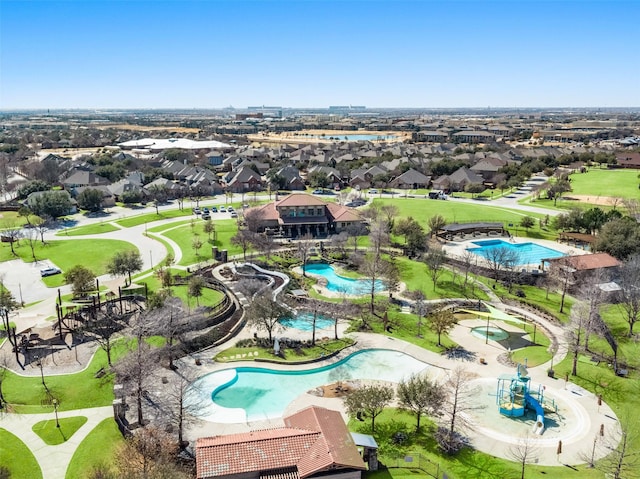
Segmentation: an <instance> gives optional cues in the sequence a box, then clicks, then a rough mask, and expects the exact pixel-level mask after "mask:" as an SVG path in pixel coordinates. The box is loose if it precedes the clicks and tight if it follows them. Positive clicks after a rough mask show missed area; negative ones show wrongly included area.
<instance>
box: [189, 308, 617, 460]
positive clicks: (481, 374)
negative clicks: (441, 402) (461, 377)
mask: <svg viewBox="0 0 640 479" xmlns="http://www.w3.org/2000/svg"><path fill="white" fill-rule="evenodd" d="M509 309H510V310H511V311H514V310H515V311H516V312H520V313H521V314H523V315H527V316H528V317H529V318H532V315H531V313H530V312H528V311H525V310H520V311H518V308H513V307H509ZM532 319H534V320H536V321H537V322H538V323H539V324H541V325H542V326H543V327H544V328H545V329H547V330H548V331H549V332H550V333H551V334H552V335H554V336H556V337H557V338H561V337H562V335H563V330H562V328H560V327H559V326H557V325H555V324H552V323H549V322H548V321H546V320H544V319H543V318H539V317H533V318H532ZM485 324H486V321H485V320H484V319H480V318H478V319H471V320H463V321H461V322H460V324H459V325H458V326H456V327H455V328H454V329H453V331H452V332H451V333H450V337H451V339H452V340H453V341H455V342H456V343H458V344H459V345H460V346H461V347H462V348H464V349H465V350H466V351H468V352H470V353H471V354H469V355H468V356H467V358H466V359H455V358H448V357H445V356H443V355H440V354H437V353H434V352H432V351H427V350H425V349H423V348H421V347H419V346H416V345H414V344H411V343H408V342H406V341H403V340H400V339H396V338H393V337H389V336H383V335H378V334H372V333H350V334H349V335H348V336H349V337H352V338H353V339H355V340H356V341H357V343H356V345H355V346H352V347H350V348H347V349H346V350H344V351H342V352H341V353H340V355H338V356H337V357H333V358H331V359H328V360H324V361H319V362H318V363H314V367H318V366H324V365H327V364H332V363H333V362H336V361H338V360H340V359H341V358H343V357H345V356H346V355H348V354H351V353H352V352H354V351H356V350H360V349H370V348H382V349H392V350H396V351H401V352H404V353H406V354H409V355H411V356H413V357H414V358H416V359H419V360H421V361H423V362H425V363H427V364H429V365H431V366H433V367H434V368H433V369H432V375H433V376H432V377H434V378H436V379H439V380H444V378H445V377H446V374H447V371H450V370H452V369H454V368H456V367H460V366H462V367H463V368H465V369H467V370H469V371H472V372H474V373H476V374H477V375H478V378H490V379H492V380H495V381H496V384H497V378H498V377H499V376H501V375H503V374H514V372H515V368H514V367H512V366H505V365H504V364H502V363H501V362H499V360H498V357H499V356H501V355H504V354H505V353H506V352H507V350H508V348H509V347H512V349H516V348H517V347H518V341H520V340H522V341H524V339H518V338H514V339H512V340H511V342H506V341H502V342H496V341H492V340H489V341H488V342H486V343H485V340H484V339H480V338H477V337H475V336H473V335H472V334H471V332H470V330H471V328H472V327H475V326H481V325H485ZM495 325H496V326H499V327H501V328H503V329H505V330H507V331H512V332H515V331H517V330H518V328H517V326H515V325H512V324H509V323H503V322H496V324H495ZM288 333H289V331H288ZM244 334H245V333H244V332H243V335H244ZM306 334H307V335H308V333H306ZM288 335H291V334H288ZM341 335H342V333H341ZM220 349H222V348H220ZM566 352H567V350H566V345H564V344H563V343H560V345H559V349H558V351H557V352H556V355H555V357H554V363H556V364H557V363H558V362H559V361H560V360H561V359H562V358H563V357H564V356H565V355H566ZM215 354H216V351H209V352H208V354H207V356H208V358H203V365H202V366H200V372H201V373H202V374H207V373H209V372H214V371H217V370H220V369H226V368H229V367H233V366H234V365H235V366H240V365H247V362H236V363H225V364H220V363H215V362H213V361H212V360H211V359H210V358H211V357H213V356H214V355H215ZM480 358H482V359H483V360H484V363H481V362H480ZM256 365H257V364H256ZM259 366H264V367H269V368H272V369H277V370H296V369H308V368H309V365H303V366H293V365H278V364H273V365H272V364H264V363H261V364H259ZM548 368H549V364H548V363H546V364H542V365H539V366H537V367H532V368H530V369H529V376H530V377H531V381H532V384H533V385H534V386H535V387H537V385H538V384H541V385H542V386H543V387H544V388H545V391H547V394H548V396H550V397H554V398H557V399H558V401H560V402H562V403H564V404H568V405H569V406H570V409H571V411H570V412H571V414H570V415H569V416H570V417H576V418H579V419H578V421H576V422H577V424H571V427H570V428H567V429H568V430H567V433H566V435H562V434H557V433H556V434H553V437H550V436H549V435H547V437H545V435H544V434H543V435H541V436H532V437H533V441H534V443H535V446H536V449H537V451H538V464H539V465H549V466H557V465H562V464H570V465H572V464H582V463H584V459H582V457H581V455H583V454H584V453H585V451H586V449H588V448H590V446H591V444H593V438H594V437H596V435H597V434H598V433H599V430H600V426H601V424H604V429H605V431H607V433H609V432H611V431H614V430H615V428H616V425H617V418H616V416H615V413H614V412H613V411H612V410H611V408H610V407H609V406H607V405H606V404H604V403H602V405H600V406H598V399H597V397H596V396H595V395H594V394H592V393H590V392H588V391H586V390H584V389H582V388H580V387H579V386H577V385H575V384H572V383H571V382H565V381H564V379H557V378H556V379H554V378H549V377H548V376H547V374H546V371H547V369H548ZM310 405H318V406H323V407H327V408H329V409H334V410H338V411H340V412H341V414H342V415H343V417H344V418H345V420H348V418H347V416H346V414H345V410H344V407H343V405H342V400H341V399H338V398H323V397H318V396H315V395H312V394H309V393H305V394H302V395H300V396H298V397H297V398H296V399H295V400H293V401H292V402H291V403H290V404H288V405H287V406H286V408H285V414H289V413H291V412H294V411H297V410H299V409H301V408H304V407H307V406H310ZM496 407H497V406H496ZM505 420H506V421H507V423H506V424H509V421H511V420H510V419H505ZM514 424H515V423H514ZM282 425H283V422H282V420H281V419H274V420H268V421H256V422H246V423H235V424H224V423H213V422H208V421H202V422H200V424H198V425H197V426H195V427H192V428H191V429H190V430H189V431H188V436H189V439H190V440H193V439H195V438H197V437H202V436H210V435H216V434H230V433H237V432H246V431H249V430H256V429H268V428H274V427H281V426H282ZM512 430H514V429H513V427H511V426H509V425H507V427H503V428H502V429H501V430H497V429H492V428H487V427H478V428H476V430H474V431H469V432H468V433H467V434H468V435H469V437H470V438H471V442H472V444H473V446H474V447H475V448H477V449H478V450H480V451H483V452H486V453H488V454H491V455H494V456H498V457H503V458H506V459H511V458H510V456H509V448H510V447H513V446H514V445H517V444H518V442H519V441H520V440H521V437H520V436H518V435H516V434H513V435H511V431H512ZM558 440H562V454H560V455H558V454H556V452H557V445H558ZM605 453H608V450H607V449H606V448H601V449H599V451H598V457H601V456H603V455H605Z"/></svg>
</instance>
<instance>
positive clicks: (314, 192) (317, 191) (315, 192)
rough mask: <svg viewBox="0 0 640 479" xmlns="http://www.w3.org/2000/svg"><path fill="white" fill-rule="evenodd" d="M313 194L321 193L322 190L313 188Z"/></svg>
mask: <svg viewBox="0 0 640 479" xmlns="http://www.w3.org/2000/svg"><path fill="white" fill-rule="evenodd" d="M313 194H314V195H321V194H323V190H313Z"/></svg>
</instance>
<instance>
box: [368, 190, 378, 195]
mask: <svg viewBox="0 0 640 479" xmlns="http://www.w3.org/2000/svg"><path fill="white" fill-rule="evenodd" d="M369 194H370V195H377V194H378V190H376V189H375V188H371V189H370V190H369Z"/></svg>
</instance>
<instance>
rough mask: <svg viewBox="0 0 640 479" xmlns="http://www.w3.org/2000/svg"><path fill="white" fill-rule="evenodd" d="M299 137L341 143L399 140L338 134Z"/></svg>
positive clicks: (378, 136) (389, 136)
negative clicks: (338, 141)
mask: <svg viewBox="0 0 640 479" xmlns="http://www.w3.org/2000/svg"><path fill="white" fill-rule="evenodd" d="M300 136H305V137H307V138H316V139H318V140H329V139H330V138H333V139H334V140H341V141H375V140H399V139H400V138H399V137H398V136H396V135H365V134H361V135H349V134H347V135H339V134H333V135H325V136H322V135H309V134H306V135H300Z"/></svg>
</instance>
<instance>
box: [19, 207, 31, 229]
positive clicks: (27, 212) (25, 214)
mask: <svg viewBox="0 0 640 479" xmlns="http://www.w3.org/2000/svg"><path fill="white" fill-rule="evenodd" d="M32 215H33V211H31V209H29V207H27V206H21V207H20V209H19V210H18V216H20V217H22V218H24V219H25V220H26V221H27V225H29V226H31V221H30V219H29V218H30V217H31V216H32Z"/></svg>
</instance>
